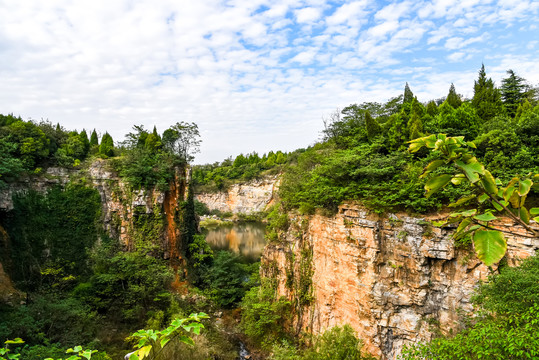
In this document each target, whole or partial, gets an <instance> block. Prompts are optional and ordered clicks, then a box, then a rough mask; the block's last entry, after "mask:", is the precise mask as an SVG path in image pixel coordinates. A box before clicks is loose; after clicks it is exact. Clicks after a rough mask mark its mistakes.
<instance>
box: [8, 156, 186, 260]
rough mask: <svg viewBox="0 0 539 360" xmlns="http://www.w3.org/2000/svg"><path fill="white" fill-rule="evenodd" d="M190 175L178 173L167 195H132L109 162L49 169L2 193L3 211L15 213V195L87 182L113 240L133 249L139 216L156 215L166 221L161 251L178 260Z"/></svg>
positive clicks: (155, 192) (149, 191)
mask: <svg viewBox="0 0 539 360" xmlns="http://www.w3.org/2000/svg"><path fill="white" fill-rule="evenodd" d="M186 178H187V173H186V170H185V169H178V170H177V172H176V176H175V181H173V182H172V183H171V184H170V188H169V189H168V190H167V191H161V190H159V189H143V190H137V191H132V190H131V189H130V187H129V185H128V184H127V183H125V182H123V181H122V180H121V178H120V177H119V176H118V174H117V173H116V172H115V171H113V170H112V169H111V167H110V164H109V163H108V162H107V161H106V160H99V159H98V160H95V161H94V162H93V163H92V164H91V165H90V166H89V167H88V169H84V170H67V169H63V168H48V169H47V170H46V171H45V173H44V174H43V175H42V176H39V177H33V178H31V179H25V180H23V181H21V182H18V183H15V184H11V185H10V186H9V187H8V188H6V189H2V191H0V210H1V211H10V210H12V209H13V200H12V197H13V195H14V194H16V193H21V192H25V191H28V190H35V191H38V192H46V191H47V190H48V189H50V188H51V187H52V186H57V185H60V186H64V185H66V184H67V183H68V182H69V181H71V180H77V179H78V180H80V179H84V180H85V181H86V183H88V185H90V186H92V187H94V188H95V189H96V190H97V191H98V192H99V194H100V196H101V204H102V220H103V227H104V229H105V231H106V233H107V234H108V235H110V236H111V237H112V238H115V239H119V240H120V243H121V244H122V245H123V246H124V248H125V249H126V250H132V249H133V248H134V245H135V244H134V241H135V239H134V237H135V236H134V235H135V222H136V220H137V218H138V217H139V216H140V215H147V216H150V215H153V216H154V217H156V218H160V219H163V224H164V228H163V229H162V230H161V234H160V235H161V236H160V241H161V243H160V244H159V245H160V249H161V252H162V254H163V256H164V257H165V258H169V257H171V255H172V256H179V254H180V252H181V251H180V250H181V249H179V248H178V246H179V242H178V241H176V240H177V238H178V237H179V230H178V229H177V224H176V219H177V218H178V216H177V212H178V203H179V201H182V200H184V197H185V191H186V186H187V183H186V180H185V179H186Z"/></svg>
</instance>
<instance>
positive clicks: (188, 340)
mask: <svg viewBox="0 0 539 360" xmlns="http://www.w3.org/2000/svg"><path fill="white" fill-rule="evenodd" d="M178 340H180V341H181V342H182V343H185V344H188V345H191V346H195V342H194V341H193V339H191V338H190V337H189V336H185V335H180V337H179V338H178Z"/></svg>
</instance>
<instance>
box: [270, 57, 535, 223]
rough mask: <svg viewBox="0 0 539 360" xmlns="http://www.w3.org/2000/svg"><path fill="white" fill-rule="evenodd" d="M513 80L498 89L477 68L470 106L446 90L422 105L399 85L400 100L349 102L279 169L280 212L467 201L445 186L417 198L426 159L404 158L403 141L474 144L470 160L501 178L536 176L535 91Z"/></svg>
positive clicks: (419, 207)
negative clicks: (319, 138) (439, 136)
mask: <svg viewBox="0 0 539 360" xmlns="http://www.w3.org/2000/svg"><path fill="white" fill-rule="evenodd" d="M513 75H514V73H513V72H510V77H509V78H507V79H505V80H504V86H505V87H502V89H501V90H499V89H497V88H495V87H494V83H493V82H492V80H491V79H488V78H486V73H485V69H484V67H483V68H482V69H481V70H480V72H479V79H478V80H477V81H476V83H475V86H474V98H473V99H472V100H466V99H461V96H460V95H458V94H457V92H456V90H455V87H454V86H453V84H451V87H450V90H449V93H448V95H447V97H446V99H445V100H444V101H443V102H441V103H440V104H439V105H438V104H437V103H436V102H435V101H430V102H428V103H427V104H422V103H420V102H419V101H418V100H417V98H416V97H414V96H413V94H412V92H411V90H410V87H409V86H408V84H406V88H405V94H404V96H401V97H397V98H393V99H390V100H389V101H388V102H387V103H385V104H379V103H363V104H359V105H357V104H354V105H351V106H349V107H347V108H345V109H344V110H343V111H342V112H340V113H339V112H337V113H335V114H333V115H332V116H331V117H330V119H329V120H327V121H326V123H325V125H326V129H325V130H324V136H325V137H324V141H323V142H321V143H319V144H316V145H315V146H313V147H311V148H309V149H308V150H307V151H305V152H303V153H302V154H301V155H300V156H298V157H297V158H296V159H294V161H292V162H291V164H290V165H289V166H288V167H287V169H286V170H285V171H284V176H283V179H282V184H281V187H280V196H281V198H282V203H283V206H284V209H285V210H287V209H293V208H295V209H299V210H300V211H301V212H304V213H312V212H314V211H315V210H317V209H319V210H324V211H327V210H329V211H331V212H332V211H336V209H337V206H338V205H339V204H340V203H341V202H342V201H344V200H356V201H360V202H361V203H363V204H364V205H366V206H368V207H370V208H371V209H373V210H375V211H385V210H408V211H413V212H426V211H430V210H434V209H437V208H440V207H441V204H444V203H448V202H453V201H455V200H456V199H458V198H460V197H462V196H464V195H467V194H468V193H469V192H468V190H467V189H459V188H454V187H447V188H446V189H444V191H442V192H439V193H437V194H436V195H434V196H432V197H430V198H428V199H427V198H425V197H424V196H422V194H423V188H424V185H425V182H426V179H424V178H420V177H419V175H420V174H421V173H422V171H423V168H424V167H425V166H426V165H427V164H428V163H429V162H430V161H431V160H432V154H430V153H429V152H428V151H422V152H418V153H416V154H413V155H412V154H409V153H408V151H407V149H406V148H407V142H408V141H410V140H413V139H416V138H419V137H421V136H425V135H427V134H433V133H445V134H447V135H448V136H463V137H464V139H465V140H466V141H474V142H475V143H476V144H477V150H476V155H477V156H478V159H479V160H480V161H482V162H483V163H484V164H485V166H486V167H488V168H489V169H491V172H492V174H493V175H494V176H497V177H500V178H501V179H502V180H507V177H512V175H513V174H517V173H520V174H527V173H528V172H531V171H532V172H537V170H538V169H539V142H538V141H537V140H538V139H539V132H538V130H539V105H538V99H537V93H536V91H535V89H533V88H531V87H529V86H528V85H526V84H525V82H524V80H523V79H521V78H518V77H516V78H513ZM515 82H516V85H515V84H514V83H515ZM506 84H513V85H512V86H511V87H508V85H506ZM503 94H506V95H507V96H505V95H504V96H502V95H503ZM510 94H513V95H514V96H509V95H510ZM515 94H516V95H515ZM442 170H443V169H440V171H442ZM530 195H531V196H533V195H534V194H530Z"/></svg>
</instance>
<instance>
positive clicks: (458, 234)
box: [453, 225, 482, 240]
mask: <svg viewBox="0 0 539 360" xmlns="http://www.w3.org/2000/svg"><path fill="white" fill-rule="evenodd" d="M481 227H482V226H481V225H474V226H470V227H469V228H468V230H466V231H461V232H460V233H455V234H453V238H454V239H455V240H460V239H462V238H463V237H465V236H466V235H469V234H471V233H473V232H474V231H475V230H477V229H479V228H481Z"/></svg>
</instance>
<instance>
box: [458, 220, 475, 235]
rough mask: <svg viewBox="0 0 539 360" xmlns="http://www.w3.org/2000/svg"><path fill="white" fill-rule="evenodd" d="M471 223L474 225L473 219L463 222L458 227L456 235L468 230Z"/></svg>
mask: <svg viewBox="0 0 539 360" xmlns="http://www.w3.org/2000/svg"><path fill="white" fill-rule="evenodd" d="M471 223H472V219H471V218H466V219H464V220H462V221H461V222H460V224H459V226H458V227H457V230H456V231H455V235H457V234H458V233H459V232H461V231H462V230H464V229H466V228H467V227H468V225H470V224H471Z"/></svg>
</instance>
